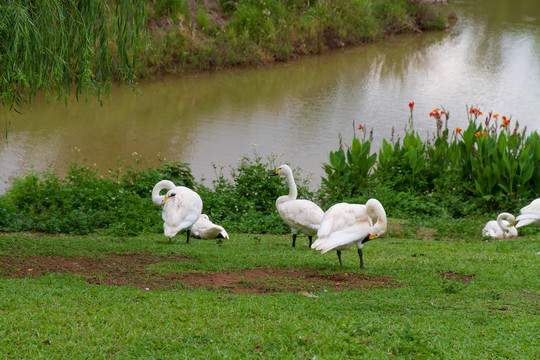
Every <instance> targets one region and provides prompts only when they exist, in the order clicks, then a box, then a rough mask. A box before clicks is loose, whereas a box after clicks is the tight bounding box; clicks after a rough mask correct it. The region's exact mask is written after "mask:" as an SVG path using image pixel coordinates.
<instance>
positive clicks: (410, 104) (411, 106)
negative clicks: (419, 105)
mask: <svg viewBox="0 0 540 360" xmlns="http://www.w3.org/2000/svg"><path fill="white" fill-rule="evenodd" d="M413 107H414V101H411V102H410V103H409V109H411V111H412V110H413Z"/></svg>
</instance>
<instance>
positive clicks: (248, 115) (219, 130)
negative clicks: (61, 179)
mask: <svg viewBox="0 0 540 360" xmlns="http://www.w3.org/2000/svg"><path fill="white" fill-rule="evenodd" d="M449 6H451V7H452V8H453V9H454V10H455V11H456V13H457V16H458V18H459V20H458V22H457V24H456V25H455V26H454V27H453V28H452V29H451V30H450V31H447V32H438V33H424V34H419V35H406V36H397V37H394V38H391V39H388V40H385V41H381V42H378V43H376V44H372V45H368V46H362V47H358V48H354V49H346V50H342V51H338V52H333V53H331V54H325V55H323V56H316V57H309V58H303V59H300V60H298V61H293V62H290V63H287V64H277V65H275V66H270V67H265V68H262V69H249V70H245V69H244V70H232V71H227V72H219V73H209V74H203V75H199V76H189V77H181V78H170V77H169V78H165V79H159V80H156V81H147V82H143V83H141V84H140V85H139V87H138V91H137V92H133V91H131V90H130V89H128V88H117V89H113V91H112V93H111V96H110V99H108V100H106V101H104V104H103V106H102V107H100V106H99V105H98V104H97V103H96V101H95V100H92V99H91V100H90V101H89V102H88V103H76V102H74V101H73V102H71V103H70V104H69V105H68V106H65V105H64V104H63V103H53V104H51V105H48V104H46V103H45V102H43V101H40V100H38V101H36V102H35V104H33V105H32V107H31V108H29V109H25V110H24V113H23V114H22V115H18V114H14V113H12V114H8V115H7V119H6V118H5V117H2V119H3V124H1V125H2V128H3V130H5V129H6V128H7V133H8V136H7V140H6V139H5V138H2V140H0V141H1V146H0V192H4V191H5V190H6V189H7V188H8V187H9V184H10V182H11V177H13V176H22V175H25V174H27V173H28V172H29V171H31V169H32V168H34V169H37V170H42V169H45V168H46V167H47V166H51V168H52V169H53V170H54V171H55V172H57V173H58V174H60V175H62V174H64V173H65V171H66V169H67V164H68V163H70V162H72V161H82V160H83V159H87V163H88V164H92V165H93V164H96V166H97V168H98V169H99V170H100V172H102V173H106V172H107V170H108V169H110V168H114V167H116V166H117V164H118V162H119V161H121V162H124V163H125V164H133V161H134V160H135V159H142V163H141V166H143V167H147V166H156V165H158V163H159V160H158V159H166V160H170V161H172V160H178V161H184V162H188V163H190V164H191V168H192V171H193V174H194V175H195V177H196V179H197V180H199V181H200V180H201V179H202V178H205V179H206V180H205V184H206V185H207V186H208V185H210V182H211V180H213V179H215V174H214V170H213V166H212V165H213V164H215V165H217V166H218V167H219V166H225V168H224V172H225V173H226V174H228V173H229V168H230V166H235V165H236V164H237V163H238V160H239V159H240V157H241V156H242V155H244V154H245V155H249V156H252V155H253V153H254V152H256V153H257V154H259V155H261V156H266V155H269V154H274V155H277V156H278V157H279V160H277V162H278V163H281V162H287V163H289V164H292V165H295V166H299V167H302V168H303V169H305V171H306V174H310V173H311V174H312V178H313V182H314V184H318V183H320V176H321V175H323V171H322V163H324V162H326V161H327V159H328V153H329V151H331V150H336V149H337V147H338V141H339V140H338V139H339V136H340V134H341V135H342V137H343V140H344V143H345V144H348V143H349V142H350V139H351V138H352V135H353V122H354V123H355V124H356V125H358V124H362V125H363V126H364V127H366V128H367V129H373V131H374V140H375V141H374V147H375V148H377V146H378V145H379V144H380V142H381V140H382V138H383V137H386V138H389V137H390V135H391V133H392V129H393V128H394V129H395V133H396V136H398V135H399V134H402V133H403V127H404V125H405V124H406V123H407V119H408V116H409V107H408V104H409V102H410V101H414V102H415V104H416V105H415V108H414V124H415V128H416V129H418V130H420V132H421V134H426V133H427V132H430V131H433V130H434V129H435V123H434V121H433V119H430V118H429V113H430V111H431V110H432V109H434V108H436V107H441V106H443V107H444V108H445V109H446V110H448V111H450V114H451V119H450V123H449V126H450V127H451V128H454V127H457V126H463V125H465V124H466V110H465V107H466V106H467V105H475V106H476V105H478V106H479V107H480V108H481V110H483V111H484V112H485V113H487V112H488V111H490V110H492V111H493V112H495V113H500V114H501V115H507V116H510V115H511V116H512V120H513V121H516V120H517V121H519V123H520V126H525V125H526V126H528V128H529V130H531V129H536V130H538V129H540V116H539V115H538V109H537V104H538V103H539V100H540V1H537V0H513V1H509V0H454V1H451V2H450V5H449ZM276 165H279V164H276Z"/></svg>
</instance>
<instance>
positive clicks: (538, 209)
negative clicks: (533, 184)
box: [519, 198, 540, 216]
mask: <svg viewBox="0 0 540 360" xmlns="http://www.w3.org/2000/svg"><path fill="white" fill-rule="evenodd" d="M519 213H520V214H537V215H539V216H540V198H538V199H535V200H533V201H532V202H531V203H530V204H529V205H527V206H524V207H522V208H521V210H520V211H519Z"/></svg>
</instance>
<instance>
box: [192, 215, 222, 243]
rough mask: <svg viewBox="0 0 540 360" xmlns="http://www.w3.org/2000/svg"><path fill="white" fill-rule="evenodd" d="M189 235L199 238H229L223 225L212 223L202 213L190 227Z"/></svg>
mask: <svg viewBox="0 0 540 360" xmlns="http://www.w3.org/2000/svg"><path fill="white" fill-rule="evenodd" d="M191 236H193V237H195V238H199V239H215V238H223V239H228V238H229V234H227V231H225V229H224V228H223V226H219V225H216V224H214V223H213V222H212V221H210V219H209V218H208V215H206V214H202V215H201V216H199V219H198V220H197V221H195V223H194V224H193V226H192V227H191Z"/></svg>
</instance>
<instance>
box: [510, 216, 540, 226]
mask: <svg viewBox="0 0 540 360" xmlns="http://www.w3.org/2000/svg"><path fill="white" fill-rule="evenodd" d="M516 221H517V224H516V228H520V227H522V226H526V225H530V224H536V223H540V215H537V214H533V213H526V214H521V215H518V217H517V218H516Z"/></svg>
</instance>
